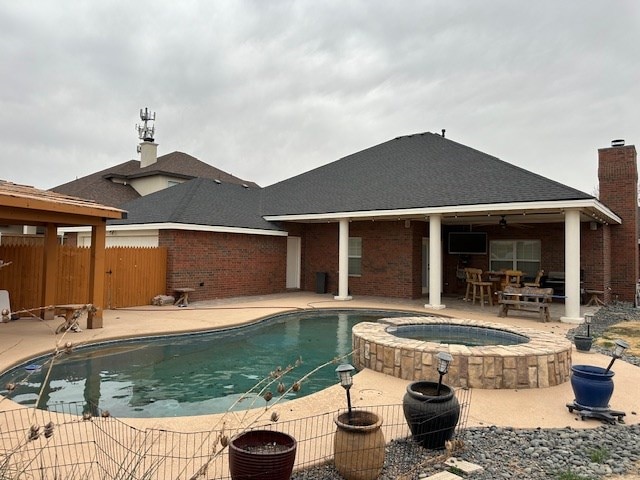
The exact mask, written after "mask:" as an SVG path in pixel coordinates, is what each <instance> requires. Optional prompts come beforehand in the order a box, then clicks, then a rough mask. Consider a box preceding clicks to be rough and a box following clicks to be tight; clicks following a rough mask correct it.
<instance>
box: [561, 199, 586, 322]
mask: <svg viewBox="0 0 640 480" xmlns="http://www.w3.org/2000/svg"><path fill="white" fill-rule="evenodd" d="M564 294H565V296H566V298H565V300H564V317H560V321H561V322H564V323H582V318H580V211H579V210H576V209H569V210H566V211H565V214H564Z"/></svg>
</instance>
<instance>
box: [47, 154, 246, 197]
mask: <svg viewBox="0 0 640 480" xmlns="http://www.w3.org/2000/svg"><path fill="white" fill-rule="evenodd" d="M153 175H169V176H174V177H177V178H183V179H192V178H209V179H212V180H220V181H222V182H225V183H235V184H238V185H242V184H246V185H248V186H249V187H258V185H257V184H255V183H254V182H249V181H246V180H243V179H241V178H238V177H235V176H233V175H231V174H229V173H227V172H225V171H223V170H220V169H219V168H216V167H213V166H211V165H209V164H207V163H204V162H203V161H201V160H198V159H197V158H195V157H192V156H191V155H187V154H186V153H182V152H172V153H168V154H166V155H161V156H159V157H158V159H157V161H156V162H155V163H153V164H151V165H148V166H147V167H144V168H140V162H139V161H138V160H129V161H128V162H124V163H121V164H119V165H115V166H113V167H110V168H107V169H105V170H102V171H99V172H96V173H92V174H90V175H87V176H85V177H81V178H78V179H76V180H73V181H71V182H68V183H65V184H63V185H59V186H57V187H54V188H52V189H51V190H52V191H54V192H57V193H63V194H66V195H73V196H76V197H81V198H87V199H89V200H94V201H97V202H99V203H102V204H104V205H110V206H116V207H120V206H122V205H123V204H125V203H127V202H129V201H131V200H133V199H135V198H138V197H140V194H139V193H138V192H136V191H135V189H134V188H133V187H131V186H130V185H123V184H122V183H117V182H113V181H111V179H112V178H120V179H123V180H127V179H133V178H139V177H148V176H153Z"/></svg>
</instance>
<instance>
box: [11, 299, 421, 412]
mask: <svg viewBox="0 0 640 480" xmlns="http://www.w3.org/2000/svg"><path fill="white" fill-rule="evenodd" d="M406 315H407V313H406V312H404V313H403V312H392V311H358V310H340V311H336V310H331V311H325V310H322V311H318V310H316V311H311V312H308V311H305V312H296V313H292V314H285V315H278V316H276V317H272V318H270V319H266V320H262V321H260V322H256V323H255V324H252V325H250V326H244V327H237V328H232V329H226V330H222V331H216V332H209V333H197V334H189V335H175V336H163V337H154V338H142V339H135V340H119V341H113V342H109V343H103V344H99V345H94V346H89V347H83V348H79V349H77V350H75V351H74V352H72V353H71V354H68V355H67V354H61V355H60V356H59V357H58V358H56V360H55V362H54V366H53V368H52V370H51V373H50V376H49V379H48V381H47V382H46V384H45V388H44V390H43V394H42V395H41V397H40V401H39V402H37V400H38V393H39V392H40V389H41V387H42V383H43V381H44V379H45V377H46V374H47V370H48V360H49V359H50V358H51V357H50V356H49V357H40V358H37V359H33V360H30V361H29V362H26V363H24V364H22V365H19V366H18V367H15V368H13V369H12V370H10V371H8V372H7V373H5V374H3V375H2V376H0V385H1V386H2V388H3V389H4V390H2V391H0V393H1V394H2V395H5V396H8V397H10V398H12V399H13V400H14V401H15V402H17V403H20V404H22V405H26V406H33V407H37V408H42V409H49V410H53V411H60V410H62V409H63V406H64V405H65V404H68V403H70V402H78V403H80V404H82V405H83V407H82V408H83V411H90V412H92V413H95V412H96V411H97V410H96V408H95V406H98V408H99V409H101V410H108V411H109V413H110V414H111V415H114V416H118V417H172V416H189V415H202V414H209V413H222V412H225V411H227V410H228V409H229V408H230V407H231V406H232V405H233V403H234V402H236V400H237V399H238V398H239V397H241V396H242V395H243V394H244V393H245V392H247V391H249V390H250V389H251V388H252V387H253V386H254V385H256V383H257V382H258V381H259V380H261V379H263V378H265V377H266V376H268V375H269V373H270V372H272V371H274V370H276V369H277V368H278V367H282V368H286V367H287V366H288V365H290V364H291V365H293V364H295V362H296V360H297V359H298V358H299V357H301V358H302V364H301V365H300V366H299V367H296V368H295V369H294V370H293V371H292V372H290V373H289V374H288V375H287V376H286V377H285V378H284V379H283V383H285V385H286V386H287V387H288V386H290V385H291V383H292V382H294V381H296V380H297V379H299V378H301V377H302V376H303V375H305V374H306V373H308V372H310V371H311V370H312V369H314V368H316V367H318V366H319V365H321V364H323V363H325V362H327V361H330V360H331V359H333V358H335V357H338V356H342V355H345V354H347V353H349V352H350V351H351V349H352V347H351V328H352V327H353V325H355V324H356V323H359V322H363V321H367V322H374V321H376V320H377V319H379V318H383V317H396V316H406ZM412 315H415V313H414V314H412ZM335 368H336V365H333V364H330V365H327V366H326V367H324V368H322V369H321V370H320V371H318V372H316V373H314V374H313V376H312V377H311V378H310V379H309V380H307V381H306V382H304V383H303V384H302V388H301V389H300V391H298V392H290V393H289V394H287V396H286V397H285V399H292V398H296V397H300V396H305V395H308V394H310V393H314V392H317V391H319V390H322V389H324V388H327V387H328V386H331V385H334V384H336V383H338V380H337V378H336V374H335ZM10 383H13V384H15V385H16V388H15V390H13V391H12V392H9V391H8V390H6V389H5V388H6V385H7V384H10ZM276 387H277V383H276V384H274V385H273V386H272V388H271V390H272V391H273V394H274V395H277V392H276ZM251 406H252V405H251V400H243V401H242V402H241V403H239V404H238V405H237V406H236V407H234V408H237V409H244V408H250V407H251ZM253 406H264V401H263V400H262V399H260V400H258V401H257V402H256V403H255V404H254V405H253Z"/></svg>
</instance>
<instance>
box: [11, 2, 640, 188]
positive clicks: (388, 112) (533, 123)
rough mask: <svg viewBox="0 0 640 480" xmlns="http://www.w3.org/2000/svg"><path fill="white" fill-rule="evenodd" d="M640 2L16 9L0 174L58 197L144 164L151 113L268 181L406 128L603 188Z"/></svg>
mask: <svg viewBox="0 0 640 480" xmlns="http://www.w3.org/2000/svg"><path fill="white" fill-rule="evenodd" d="M639 8H640V7H638V6H637V2H634V1H631V0H628V1H621V0H620V1H612V2H583V1H578V0H573V1H565V2H551V1H541V2H513V1H500V0H488V1H486V2H464V1H449V2H436V1H417V0H416V1H400V2H385V1H376V0H372V1H350V2H344V1H342V2H338V1H323V2H311V1H293V0H292V1H272V0H270V1H268V2H264V1H258V0H255V1H227V2H224V1H216V2H205V1H195V0H194V1H184V2H162V1H156V2H148V1H142V2H125V1H110V2H99V3H96V2H83V1H80V0H73V1H72V0H63V1H60V2H55V3H52V2H46V1H44V0H43V1H21V2H2V3H1V4H0V67H2V71H3V72H6V73H5V74H3V75H2V77H1V78H0V147H1V152H2V167H3V168H2V174H1V175H0V178H4V179H7V180H11V181H15V182H19V183H27V184H31V185H36V186H38V187H43V188H49V187H52V186H55V185H58V184H61V183H65V182H67V181H69V180H71V179H74V178H76V177H78V176H83V175H87V174H89V173H91V172H94V171H97V170H101V169H104V168H106V167H108V166H110V165H114V164H117V163H121V162H123V161H126V160H128V159H131V158H135V157H136V153H135V148H136V144H137V137H136V133H135V131H134V125H135V123H136V122H138V121H139V119H138V117H137V113H138V110H139V109H140V108H141V107H145V106H148V107H150V108H151V109H153V110H155V111H156V112H157V122H156V128H157V130H156V132H157V134H156V140H157V141H158V143H159V144H160V147H159V151H160V153H161V154H162V153H168V152H171V151H173V150H180V151H184V152H187V153H190V154H192V155H195V156H197V157H198V158H200V159H202V160H204V161H206V162H208V163H210V164H212V165H215V166H217V167H219V168H222V169H224V170H227V171H229V172H230V173H233V174H234V175H238V176H240V177H243V178H246V179H248V180H253V181H256V182H257V183H259V184H261V185H268V184H271V183H274V182H277V181H280V180H282V179H285V178H288V177H290V176H293V175H296V174H299V173H301V172H304V171H306V170H309V169H311V168H315V167H317V166H319V165H322V164H325V163H328V162H331V161H334V160H336V159H338V158H340V157H342V156H345V155H348V154H350V153H353V152H355V151H358V150H360V149H363V148H367V147H369V146H371V145H374V144H377V143H380V142H383V141H386V140H388V139H391V138H394V137H396V136H399V135H404V134H410V133H415V132H423V131H436V132H439V131H440V129H442V128H446V129H447V136H448V137H449V138H451V139H453V140H456V141H459V142H461V143H463V144H466V145H469V146H471V147H474V148H477V149H479V150H482V151H485V152H487V153H489V154H492V155H495V156H498V157H500V158H502V159H504V160H506V161H509V162H511V163H514V164H516V165H519V166H522V167H524V168H527V169H529V170H532V171H535V172H537V173H540V174H542V175H545V176H547V177H550V178H553V179H555V180H558V181H560V182H562V183H565V184H568V185H571V186H574V187H577V188H579V189H581V190H584V191H587V192H589V193H591V192H592V191H593V189H594V187H595V185H596V184H597V177H596V159H597V149H598V148H602V147H606V146H608V145H609V142H610V140H611V139H613V138H626V140H627V143H634V142H635V141H637V140H636V139H637V138H638V128H637V125H638V122H637V119H636V108H635V106H636V105H638V104H639V103H640V102H639V100H640V98H639V97H640V92H639V89H638V88H637V84H638V80H640V67H638V62H637V58H638V57H639V54H640V51H639V50H640V47H638V45H640V38H639V37H640V33H639V31H638V28H637V25H638V24H639V22H638V21H639V20H640V11H639Z"/></svg>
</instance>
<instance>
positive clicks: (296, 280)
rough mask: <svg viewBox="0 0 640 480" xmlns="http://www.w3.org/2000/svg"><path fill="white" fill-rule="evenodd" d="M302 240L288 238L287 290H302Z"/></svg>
mask: <svg viewBox="0 0 640 480" xmlns="http://www.w3.org/2000/svg"><path fill="white" fill-rule="evenodd" d="M301 244H302V242H301V238H300V237H287V283H286V288H300V261H301V251H300V250H301V249H300V246H301Z"/></svg>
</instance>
